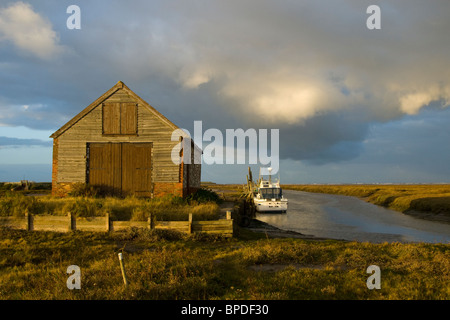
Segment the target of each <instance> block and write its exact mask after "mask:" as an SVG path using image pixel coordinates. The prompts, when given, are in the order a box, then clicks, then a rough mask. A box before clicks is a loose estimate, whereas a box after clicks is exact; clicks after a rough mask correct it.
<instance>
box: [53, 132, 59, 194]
mask: <svg viewBox="0 0 450 320" xmlns="http://www.w3.org/2000/svg"><path fill="white" fill-rule="evenodd" d="M58 146H59V140H58V139H53V159H52V195H54V196H55V195H56V191H57V179H58Z"/></svg>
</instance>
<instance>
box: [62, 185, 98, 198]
mask: <svg viewBox="0 0 450 320" xmlns="http://www.w3.org/2000/svg"><path fill="white" fill-rule="evenodd" d="M97 194H98V189H97V188H95V187H94V186H91V185H89V184H87V183H82V182H77V183H75V184H73V186H72V189H71V191H70V192H69V196H71V197H96V196H97Z"/></svg>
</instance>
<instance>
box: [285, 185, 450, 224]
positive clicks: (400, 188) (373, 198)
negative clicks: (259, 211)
mask: <svg viewBox="0 0 450 320" xmlns="http://www.w3.org/2000/svg"><path fill="white" fill-rule="evenodd" d="M283 188H284V189H290V190H299V191H306V192H317V193H329V194H340V195H346V196H354V197H359V198H362V199H363V200H365V201H368V202H370V203H373V204H376V205H380V206H384V207H387V208H390V209H393V210H396V211H401V212H404V213H424V214H428V215H429V216H431V217H432V216H442V217H445V218H450V185H439V184H435V185H283ZM449 221H450V220H449Z"/></svg>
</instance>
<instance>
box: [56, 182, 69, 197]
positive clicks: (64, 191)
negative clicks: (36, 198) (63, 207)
mask: <svg viewBox="0 0 450 320" xmlns="http://www.w3.org/2000/svg"><path fill="white" fill-rule="evenodd" d="M72 185H74V183H72V182H63V183H61V182H60V183H52V195H53V196H55V197H65V196H67V195H68V193H69V192H70V191H71V190H72Z"/></svg>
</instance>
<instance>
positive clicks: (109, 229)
mask: <svg viewBox="0 0 450 320" xmlns="http://www.w3.org/2000/svg"><path fill="white" fill-rule="evenodd" d="M110 231H111V219H110V217H109V212H107V213H106V232H110Z"/></svg>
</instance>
